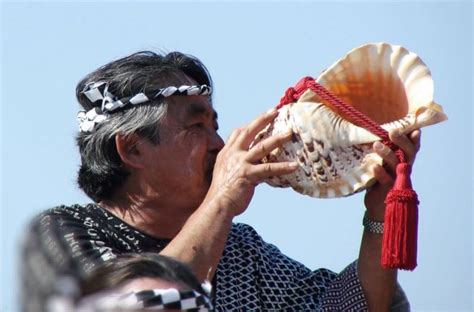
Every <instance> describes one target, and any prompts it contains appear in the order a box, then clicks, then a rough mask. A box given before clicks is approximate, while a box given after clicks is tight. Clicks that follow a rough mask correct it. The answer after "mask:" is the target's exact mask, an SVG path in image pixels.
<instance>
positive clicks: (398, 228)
mask: <svg viewBox="0 0 474 312" xmlns="http://www.w3.org/2000/svg"><path fill="white" fill-rule="evenodd" d="M410 173H411V165H409V164H408V163H406V162H400V163H399V164H398V165H397V177H396V179H395V185H394V186H393V188H392V190H390V192H389V193H388V194H387V197H386V199H385V204H386V210H385V225H384V234H383V244H382V259H381V261H382V266H383V267H384V268H391V269H403V270H410V271H412V270H414V269H415V268H416V265H417V263H416V253H417V238H418V203H419V202H418V196H417V195H416V192H415V191H414V190H413V189H412V186H411V181H410Z"/></svg>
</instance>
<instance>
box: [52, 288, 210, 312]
mask: <svg viewBox="0 0 474 312" xmlns="http://www.w3.org/2000/svg"><path fill="white" fill-rule="evenodd" d="M63 307H64V308H65V309H67V308H66V306H63ZM69 307H71V305H69ZM60 309H61V307H58V308H57V310H60ZM73 309H74V311H75V312H99V311H101V312H115V311H142V310H144V309H146V310H164V309H170V310H180V311H188V312H198V311H199V312H201V311H202V312H204V311H211V310H212V304H211V302H210V300H209V298H208V297H207V296H204V295H203V294H200V293H199V292H197V291H194V290H178V289H175V288H169V289H149V290H142V291H137V292H133V291H132V292H128V293H120V292H114V291H111V292H103V293H99V294H94V295H91V296H89V297H86V298H84V299H81V300H80V301H79V302H78V303H77V304H75V306H73Z"/></svg>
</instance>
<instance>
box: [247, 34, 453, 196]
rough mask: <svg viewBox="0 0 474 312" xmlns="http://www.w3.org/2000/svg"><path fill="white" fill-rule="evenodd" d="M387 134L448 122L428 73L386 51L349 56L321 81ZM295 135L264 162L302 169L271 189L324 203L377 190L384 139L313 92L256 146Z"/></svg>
mask: <svg viewBox="0 0 474 312" xmlns="http://www.w3.org/2000/svg"><path fill="white" fill-rule="evenodd" d="M316 81H317V82H319V83H320V84H322V85H323V86H324V87H326V88H327V89H328V90H329V91H331V92H332V93H333V94H334V95H336V96H337V97H339V98H340V99H342V100H343V101H344V102H345V103H346V104H349V105H352V106H354V107H355V108H357V109H358V110H359V111H361V112H363V113H364V114H365V115H367V116H368V117H370V118H371V119H372V120H374V121H375V122H377V123H378V124H380V125H381V126H382V128H384V129H385V130H388V131H390V130H392V129H399V130H400V132H401V133H408V132H411V131H413V130H415V129H418V128H421V127H425V126H428V125H432V124H435V123H439V122H442V121H444V120H446V119H447V116H446V115H445V114H444V113H443V110H442V107H441V106H440V105H438V104H436V103H434V102H433V80H432V78H431V73H430V71H429V69H428V67H427V66H426V65H425V64H424V63H423V61H422V60H421V59H420V58H419V57H418V56H417V55H416V54H414V53H412V52H410V51H408V50H407V49H405V48H403V47H401V46H396V45H390V44H387V43H377V44H366V45H363V46H361V47H358V48H355V49H353V50H352V51H350V52H349V53H348V54H347V55H346V56H345V57H344V58H342V59H340V60H339V61H337V62H336V63H335V64H334V65H332V66H331V67H329V68H328V69H327V70H326V71H324V72H323V73H322V74H321V75H320V76H319V78H317V80H316ZM289 129H291V130H292V131H293V137H292V140H291V141H290V142H288V143H286V144H284V145H283V146H282V147H281V148H278V149H276V150H274V151H273V152H272V153H270V154H269V155H268V156H267V157H265V158H264V159H263V160H262V161H263V162H278V161H296V162H297V163H298V164H299V169H298V170H297V171H296V172H295V173H293V174H288V175H284V176H279V177H271V178H269V179H268V180H267V181H266V182H267V183H268V184H270V185H272V186H277V187H289V186H291V187H292V188H293V189H294V190H296V191H297V192H300V193H302V194H306V195H310V196H313V197H320V198H332V197H341V196H347V195H351V194H353V193H356V192H358V191H361V190H363V189H365V188H367V187H369V186H371V185H372V184H373V183H374V180H375V179H374V175H373V168H374V166H376V165H379V164H381V163H382V159H381V158H380V157H379V156H378V155H377V154H375V152H374V151H373V149H372V145H373V142H374V141H377V140H380V138H379V137H378V136H376V135H374V134H372V133H370V132H369V131H367V130H365V129H364V128H361V127H358V126H357V125H355V124H354V123H353V122H351V119H350V118H349V117H348V116H343V115H341V113H340V112H339V111H338V110H337V109H336V108H334V107H331V105H330V104H329V103H327V102H325V101H324V100H322V99H321V98H320V97H319V96H318V95H316V94H315V93H314V92H312V91H311V90H307V91H306V92H305V93H303V94H302V95H301V97H300V98H299V99H298V101H297V102H296V103H293V104H288V105H285V106H283V107H282V108H280V110H279V114H278V116H277V118H276V119H275V120H274V121H273V123H271V124H270V125H269V126H268V127H267V128H266V129H265V130H263V131H262V132H261V133H259V134H258V135H257V137H256V138H255V140H254V142H253V144H252V146H254V145H256V144H258V142H259V141H261V140H263V139H265V138H267V137H269V136H271V135H273V134H277V133H286V132H287V131H289Z"/></svg>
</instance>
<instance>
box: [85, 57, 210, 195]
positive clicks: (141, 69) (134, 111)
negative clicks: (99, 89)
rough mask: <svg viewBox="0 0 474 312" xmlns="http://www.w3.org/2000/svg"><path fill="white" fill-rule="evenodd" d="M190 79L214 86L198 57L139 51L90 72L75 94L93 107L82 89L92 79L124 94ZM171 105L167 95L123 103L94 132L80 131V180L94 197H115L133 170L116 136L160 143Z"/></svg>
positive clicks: (86, 108) (86, 105)
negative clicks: (127, 165)
mask: <svg viewBox="0 0 474 312" xmlns="http://www.w3.org/2000/svg"><path fill="white" fill-rule="evenodd" d="M190 79H192V80H194V81H196V82H197V83H198V84H206V85H208V86H211V85H212V80H211V77H210V75H209V73H208V71H207V69H206V68H205V66H204V65H203V64H202V63H201V62H200V61H199V60H198V59H196V58H194V57H193V56H190V55H185V54H182V53H180V52H172V53H169V54H167V55H160V54H156V53H153V52H148V51H146V52H138V53H135V54H132V55H130V56H127V57H125V58H122V59H119V60H117V61H114V62H111V63H109V64H107V65H104V66H102V67H100V68H99V69H97V70H96V71H94V72H93V73H91V74H89V75H88V76H86V77H85V78H84V79H82V80H81V81H80V82H79V84H78V85H77V87H76V97H77V99H78V101H79V103H80V104H81V106H82V107H83V108H84V109H85V110H90V109H92V108H94V105H95V104H93V103H91V102H90V101H89V99H88V98H87V97H86V96H85V95H84V94H83V92H82V91H83V90H84V87H85V86H86V85H87V84H89V83H91V82H97V81H105V82H107V83H108V84H109V90H110V92H112V93H113V94H114V95H115V96H117V97H119V98H122V97H127V96H133V95H134V94H137V93H139V92H144V91H147V92H149V91H152V90H156V89H159V88H163V87H168V86H171V85H176V84H181V83H189V80H190ZM167 107H168V104H167V102H166V100H165V99H159V100H154V101H150V102H147V103H144V104H140V105H136V106H135V105H134V106H131V107H130V106H129V107H124V108H122V109H118V110H117V111H114V112H113V113H110V114H109V115H108V116H107V119H106V120H105V121H103V122H101V123H100V124H99V125H97V126H96V128H95V129H94V131H92V132H91V133H83V132H81V133H79V134H78V136H77V144H78V146H79V151H80V154H81V167H80V169H79V173H78V179H77V181H78V184H79V187H80V188H81V189H82V190H83V191H84V192H85V193H86V194H87V195H88V196H89V197H91V198H92V199H93V200H94V201H100V200H102V199H110V198H111V197H112V196H113V194H114V192H115V191H116V190H117V188H118V187H120V186H121V185H122V184H123V183H124V182H125V181H126V179H127V177H128V175H129V172H128V171H127V170H126V168H125V167H124V165H123V163H122V161H121V159H120V157H119V155H118V152H117V148H116V144H115V135H116V134H117V133H120V134H122V135H124V136H128V135H131V134H138V135H139V136H141V137H144V138H146V139H148V140H150V142H152V143H153V144H159V143H160V138H159V127H160V122H161V121H162V119H163V117H164V116H165V115H166V112H167Z"/></svg>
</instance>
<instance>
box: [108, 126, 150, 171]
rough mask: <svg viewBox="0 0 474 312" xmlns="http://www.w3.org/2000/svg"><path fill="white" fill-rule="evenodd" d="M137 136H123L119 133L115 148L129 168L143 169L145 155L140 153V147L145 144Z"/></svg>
mask: <svg viewBox="0 0 474 312" xmlns="http://www.w3.org/2000/svg"><path fill="white" fill-rule="evenodd" d="M143 141H144V138H141V137H140V136H139V135H137V134H131V135H127V136H125V135H123V134H121V133H117V134H116V135H115V146H116V147H117V153H118V154H119V157H120V159H121V160H122V162H123V163H124V164H125V165H126V166H127V167H129V168H137V169H142V168H143V167H144V166H145V163H144V161H145V159H143V156H144V155H143V153H141V152H140V148H139V147H140V145H142V144H143V143H144V142H143Z"/></svg>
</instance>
